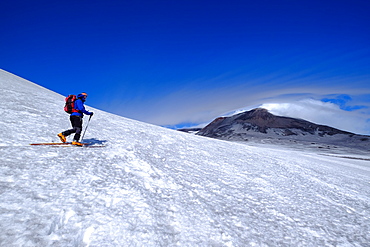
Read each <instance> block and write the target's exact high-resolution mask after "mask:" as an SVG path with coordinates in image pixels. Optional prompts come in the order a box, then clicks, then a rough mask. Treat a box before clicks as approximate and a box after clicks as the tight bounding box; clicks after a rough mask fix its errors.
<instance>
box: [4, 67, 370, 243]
mask: <svg viewBox="0 0 370 247" xmlns="http://www.w3.org/2000/svg"><path fill="white" fill-rule="evenodd" d="M0 90H1V92H2V97H1V99H0V101H1V104H0V108H1V109H0V110H1V112H2V118H1V121H0V130H1V131H2V132H1V133H2V135H1V136H0V143H1V146H0V229H1V232H0V246H22V247H23V246H63V247H64V246H99V247H100V246H370V161H369V159H370V157H369V156H368V155H366V154H365V153H362V154H356V155H355V154H353V153H347V152H344V151H340V152H337V153H330V152H322V150H314V149H310V150H308V151H306V150H304V148H302V149H291V148H289V147H288V146H285V147H284V148H277V147H276V146H267V145H261V144H260V145H256V146H252V145H242V144H238V143H230V142H225V141H218V140H214V139H209V138H204V137H198V136H193V135H189V134H186V133H181V132H176V131H173V130H168V129H164V128H160V127H157V126H153V125H149V124H145V123H141V122H137V121H133V120H129V119H126V118H122V117H119V116H115V115H112V114H109V113H106V112H102V111H99V110H96V109H93V108H91V107H88V106H87V109H89V110H92V111H94V112H95V115H94V117H93V118H92V120H91V122H90V124H89V128H88V130H87V133H86V136H85V139H86V140H88V141H92V142H95V143H97V144H99V143H104V144H105V145H106V147H103V148H80V147H42V146H29V145H28V144H29V143H31V142H45V141H48V142H49V141H58V138H57V137H56V134H57V133H59V132H61V131H62V130H65V129H67V128H69V121H68V115H67V114H66V113H64V112H63V105H64V102H63V100H64V97H63V96H61V95H58V94H56V93H53V92H51V91H49V90H46V89H44V88H41V87H39V86H37V85H35V84H32V83H30V82H28V81H25V80H23V79H21V78H18V77H15V76H13V75H11V74H8V73H6V72H4V71H1V70H0ZM71 93H78V92H71ZM90 97H93V96H90ZM87 104H88V101H87ZM45 106H47V107H45ZM86 120H87V118H86ZM86 120H85V121H86ZM85 125H86V122H85ZM334 156H340V157H334Z"/></svg>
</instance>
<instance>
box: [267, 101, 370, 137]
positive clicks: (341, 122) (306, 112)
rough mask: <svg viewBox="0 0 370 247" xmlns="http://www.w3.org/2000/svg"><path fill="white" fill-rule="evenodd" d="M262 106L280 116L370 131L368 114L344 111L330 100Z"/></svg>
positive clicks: (347, 129) (366, 132)
mask: <svg viewBox="0 0 370 247" xmlns="http://www.w3.org/2000/svg"><path fill="white" fill-rule="evenodd" d="M261 107H263V108H266V109H267V110H269V111H270V112H271V113H272V114H275V115H279V116H286V117H294V118H301V119H305V120H308V121H310V122H314V123H317V124H322V125H328V126H331V127H335V128H338V129H341V130H345V131H350V132H354V133H359V134H369V133H370V132H369V129H370V123H369V122H368V121H367V119H368V118H369V116H368V115H367V114H363V113H362V112H361V111H352V112H349V111H344V110H342V109H340V108H339V106H338V105H336V104H333V103H330V102H322V101H319V100H314V99H305V100H300V101H296V102H290V103H268V104H262V105H261Z"/></svg>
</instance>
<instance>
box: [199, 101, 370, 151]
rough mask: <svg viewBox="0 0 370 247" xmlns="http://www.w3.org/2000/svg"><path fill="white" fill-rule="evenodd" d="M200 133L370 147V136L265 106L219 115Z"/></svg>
mask: <svg viewBox="0 0 370 247" xmlns="http://www.w3.org/2000/svg"><path fill="white" fill-rule="evenodd" d="M197 135H201V136H206V137H211V138H217V139H223V140H230V141H250V140H256V139H258V140H262V139H264V140H266V139H268V140H270V142H272V141H271V140H276V141H281V140H288V141H293V140H294V141H303V142H318V143H330V144H336V145H346V146H358V145H360V147H364V148H370V145H369V143H370V137H369V136H364V135H356V134H354V133H350V132H347V131H342V130H339V129H336V128H333V127H329V126H325V125H319V124H315V123H312V122H309V121H306V120H303V119H297V118H291V117H281V116H276V115H273V114H271V113H270V112H268V111H267V110H266V109H263V108H257V109H253V110H251V111H246V112H243V113H239V114H236V115H234V116H231V117H219V118H217V119H215V120H214V121H212V122H211V123H210V124H208V125H207V126H206V127H204V128H203V129H201V130H200V131H199V132H198V133H197Z"/></svg>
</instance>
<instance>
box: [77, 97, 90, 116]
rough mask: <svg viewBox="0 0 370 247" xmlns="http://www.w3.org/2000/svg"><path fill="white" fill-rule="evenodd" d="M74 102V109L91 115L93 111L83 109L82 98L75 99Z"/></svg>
mask: <svg viewBox="0 0 370 247" xmlns="http://www.w3.org/2000/svg"><path fill="white" fill-rule="evenodd" d="M75 104H76V107H75V108H76V109H77V110H79V111H80V112H81V113H84V114H86V115H92V114H93V113H92V112H89V111H87V110H86V109H85V106H84V104H83V103H82V100H76V101H75Z"/></svg>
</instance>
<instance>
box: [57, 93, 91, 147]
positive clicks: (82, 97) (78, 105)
mask: <svg viewBox="0 0 370 247" xmlns="http://www.w3.org/2000/svg"><path fill="white" fill-rule="evenodd" d="M86 98H87V93H80V94H79V95H77V99H76V100H75V101H74V106H73V109H72V113H71V115H70V117H69V119H70V121H71V124H72V129H69V130H66V131H63V132H61V133H59V134H58V137H59V138H60V140H61V141H62V142H66V141H67V138H66V137H67V136H69V135H71V134H73V133H75V135H74V138H73V141H72V145H77V146H82V145H83V144H82V143H81V142H80V138H81V132H82V118H83V116H84V114H86V115H90V116H92V115H93V114H94V113H93V112H89V111H87V110H86V109H85V106H84V103H85V101H86Z"/></svg>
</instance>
